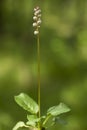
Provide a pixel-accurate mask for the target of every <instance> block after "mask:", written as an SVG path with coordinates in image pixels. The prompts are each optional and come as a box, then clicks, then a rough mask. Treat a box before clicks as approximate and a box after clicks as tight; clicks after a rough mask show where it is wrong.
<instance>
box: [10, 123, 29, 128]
mask: <svg viewBox="0 0 87 130" xmlns="http://www.w3.org/2000/svg"><path fill="white" fill-rule="evenodd" d="M22 127H26V128H27V127H28V126H27V125H25V123H24V122H23V121H19V122H18V123H17V124H16V125H15V126H14V128H13V129H12V130H18V129H19V128H22Z"/></svg>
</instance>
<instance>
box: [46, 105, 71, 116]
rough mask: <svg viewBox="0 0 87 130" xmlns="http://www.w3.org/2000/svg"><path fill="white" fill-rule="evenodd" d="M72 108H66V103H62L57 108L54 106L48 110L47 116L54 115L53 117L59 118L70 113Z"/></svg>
mask: <svg viewBox="0 0 87 130" xmlns="http://www.w3.org/2000/svg"><path fill="white" fill-rule="evenodd" d="M69 111H70V108H69V107H68V106H66V105H65V104H64V103H60V104H59V105H57V106H53V107H51V108H49V109H48V111H47V114H48V115H49V114H50V115H52V116H58V115H60V114H63V113H66V112H69Z"/></svg>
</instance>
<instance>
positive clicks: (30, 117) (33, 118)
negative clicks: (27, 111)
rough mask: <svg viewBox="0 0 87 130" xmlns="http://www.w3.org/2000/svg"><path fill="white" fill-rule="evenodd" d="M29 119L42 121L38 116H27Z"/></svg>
mask: <svg viewBox="0 0 87 130" xmlns="http://www.w3.org/2000/svg"><path fill="white" fill-rule="evenodd" d="M27 119H28V120H29V121H33V122H38V121H40V118H38V117H37V116H36V115H27Z"/></svg>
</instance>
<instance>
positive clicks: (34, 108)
mask: <svg viewBox="0 0 87 130" xmlns="http://www.w3.org/2000/svg"><path fill="white" fill-rule="evenodd" d="M15 101H16V102H17V104H18V105H19V106H21V107H22V108H23V109H25V110H27V111H28V112H30V113H32V114H37V113H38V111H39V107H38V104H37V103H36V102H35V101H34V100H33V99H32V98H31V97H29V96H28V95H27V94H25V93H21V94H19V95H18V96H15Z"/></svg>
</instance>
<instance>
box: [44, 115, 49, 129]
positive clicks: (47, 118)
mask: <svg viewBox="0 0 87 130" xmlns="http://www.w3.org/2000/svg"><path fill="white" fill-rule="evenodd" d="M50 117H51V115H48V116H47V117H46V119H45V120H44V122H43V126H44V125H45V124H46V122H47V121H48V120H49V118H50Z"/></svg>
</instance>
